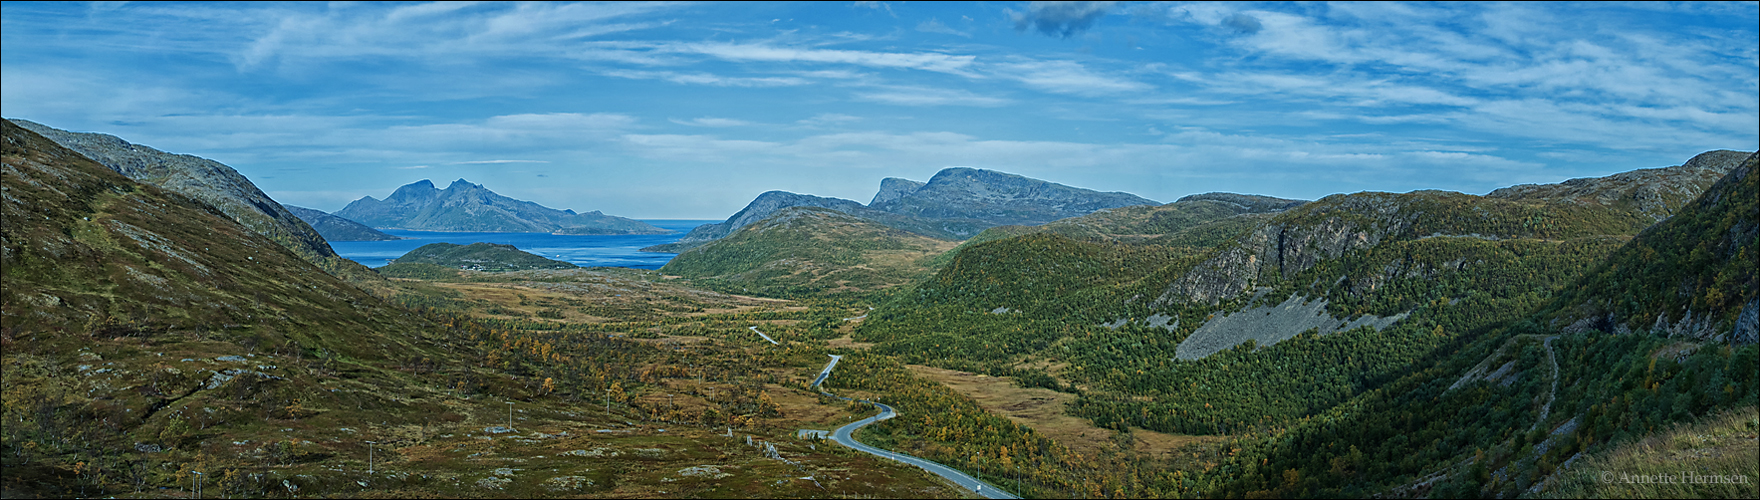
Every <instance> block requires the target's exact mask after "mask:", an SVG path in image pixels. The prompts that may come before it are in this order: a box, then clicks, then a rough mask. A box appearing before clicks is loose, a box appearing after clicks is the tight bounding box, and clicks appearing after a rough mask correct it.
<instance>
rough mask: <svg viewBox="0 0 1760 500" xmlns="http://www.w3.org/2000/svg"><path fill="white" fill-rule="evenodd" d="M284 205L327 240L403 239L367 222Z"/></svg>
mask: <svg viewBox="0 0 1760 500" xmlns="http://www.w3.org/2000/svg"><path fill="white" fill-rule="evenodd" d="M283 206H284V207H286V208H287V211H289V212H292V213H293V216H294V217H299V220H303V221H305V222H306V224H309V225H311V226H312V229H313V230H315V231H317V232H318V235H320V236H323V237H324V240H325V241H391V240H401V239H403V238H400V237H397V236H392V235H389V234H385V233H382V232H379V230H377V229H373V228H370V227H367V226H366V225H365V224H361V223H359V222H355V221H351V220H348V219H344V218H341V217H337V216H334V215H330V214H327V213H324V212H323V211H321V210H313V209H310V208H305V207H296V206H293V205H283Z"/></svg>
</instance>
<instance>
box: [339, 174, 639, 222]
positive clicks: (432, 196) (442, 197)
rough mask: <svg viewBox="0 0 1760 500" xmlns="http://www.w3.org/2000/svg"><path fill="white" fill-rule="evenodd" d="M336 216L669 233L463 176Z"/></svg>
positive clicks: (362, 202)
mask: <svg viewBox="0 0 1760 500" xmlns="http://www.w3.org/2000/svg"><path fill="white" fill-rule="evenodd" d="M334 215H336V216H337V217H342V218H345V219H349V220H353V221H355V222H359V223H362V224H366V225H368V226H372V227H375V228H388V229H407V230H414V231H459V232H490V233H508V232H516V233H555V234H669V233H672V231H669V230H666V229H661V228H658V227H654V226H652V225H649V224H648V223H645V222H641V221H638V220H634V219H626V218H623V217H617V216H611V215H605V214H603V213H600V212H599V211H597V210H595V211H592V212H587V213H584V214H582V213H575V211H574V210H556V209H553V208H549V207H545V206H543V205H539V204H537V203H532V202H529V201H521V200H515V199H513V198H508V197H506V196H502V195H499V194H496V193H495V192H494V191H490V190H489V189H487V188H484V187H483V185H481V184H472V183H470V182H469V181H466V180H464V179H459V180H456V181H453V182H452V184H451V185H449V186H446V189H439V188H436V187H434V183H433V182H430V181H428V180H426V179H424V180H421V181H417V182H413V183H410V184H406V185H404V186H402V187H399V188H397V190H396V191H394V192H392V193H391V196H387V197H385V199H384V200H379V199H376V198H373V197H371V196H367V197H363V198H361V199H358V200H355V201H354V202H352V203H349V204H348V206H346V207H343V208H342V210H338V211H336V213H335V214H334Z"/></svg>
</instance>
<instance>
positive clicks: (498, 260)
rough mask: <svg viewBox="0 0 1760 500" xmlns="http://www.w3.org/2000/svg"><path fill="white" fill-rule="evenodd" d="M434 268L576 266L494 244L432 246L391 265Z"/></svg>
mask: <svg viewBox="0 0 1760 500" xmlns="http://www.w3.org/2000/svg"><path fill="white" fill-rule="evenodd" d="M397 264H434V265H439V266H446V267H451V268H458V269H471V270H476V271H521V270H526V269H573V268H576V267H580V266H576V265H574V264H570V263H567V262H563V261H559V260H550V259H546V258H543V257H540V256H538V255H535V254H532V253H530V252H526V251H523V250H520V249H518V248H515V247H514V246H513V245H500V244H495V243H472V244H469V245H455V244H452V243H430V244H427V245H422V246H421V247H420V248H417V249H415V250H410V251H409V253H406V254H403V256H402V257H398V258H397V260H396V261H394V262H393V263H392V264H391V265H397Z"/></svg>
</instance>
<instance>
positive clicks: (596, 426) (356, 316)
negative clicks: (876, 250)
mask: <svg viewBox="0 0 1760 500" xmlns="http://www.w3.org/2000/svg"><path fill="white" fill-rule="evenodd" d="M0 193H4V195H3V196H0V226H3V227H5V231H3V232H0V324H3V325H4V327H3V328H0V346H3V347H4V348H3V349H0V372H3V373H4V374H5V384H4V395H5V404H4V405H0V420H3V421H4V422H5V424H4V425H0V467H4V471H5V472H4V473H3V474H0V491H4V496H5V497H7V498H13V497H18V498H28V497H42V498H64V497H72V496H131V495H138V494H140V492H142V491H160V492H166V491H174V490H181V491H189V490H190V489H192V482H199V483H200V484H201V485H202V489H203V490H204V491H206V492H207V493H208V494H210V495H214V496H220V495H226V496H235V497H252V498H255V497H270V496H280V495H292V494H298V495H302V496H319V497H322V496H347V497H358V496H363V495H365V496H392V497H478V496H482V495H483V494H484V493H485V492H489V493H490V494H491V496H495V495H505V496H511V497H519V498H534V497H542V496H573V495H579V494H588V495H603V496H612V497H644V496H656V495H659V496H664V495H666V494H665V493H657V492H666V491H671V492H676V491H678V490H677V489H676V483H675V481H678V482H683V483H685V484H686V485H687V486H688V487H690V488H698V489H693V490H688V491H709V490H708V488H710V487H711V484H710V483H709V481H711V480H712V481H717V482H725V484H728V485H731V486H735V487H737V488H739V489H735V490H733V491H735V492H736V493H739V492H747V493H740V494H738V495H736V496H752V495H757V496H764V495H771V496H785V497H807V496H813V495H822V494H823V493H824V491H826V490H827V489H840V491H842V490H841V488H847V489H848V491H851V492H856V493H857V494H861V495H866V496H875V495H880V496H901V497H907V498H933V497H938V496H946V494H947V492H948V490H947V489H946V488H947V487H946V486H944V485H942V483H938V482H935V481H933V480H932V479H931V478H930V477H927V474H925V473H923V472H922V471H920V470H918V469H915V468H912V467H909V466H906V465H894V464H892V463H891V462H886V461H879V460H875V459H870V458H865V456H863V458H853V457H850V456H848V455H844V454H842V453H841V452H836V451H830V450H827V449H822V448H819V449H815V448H816V447H815V446H814V445H813V444H811V443H809V442H802V441H800V440H797V439H794V438H793V436H794V435H795V431H796V430H797V429H799V428H805V427H807V426H819V425H820V423H821V422H830V421H831V420H832V419H836V420H837V421H840V422H841V421H848V420H851V418H849V417H850V416H852V415H854V414H855V413H854V412H859V411H865V410H855V409H851V410H850V411H848V412H846V411H843V410H838V409H833V410H831V412H826V411H823V410H820V411H799V412H800V413H806V414H811V415H816V416H807V417H794V418H789V419H785V417H783V414H782V411H788V412H791V413H792V412H797V411H798V410H797V409H801V408H810V407H816V406H817V403H816V401H817V400H816V399H814V398H813V397H811V396H807V395H806V394H804V393H797V392H798V391H793V390H788V389H782V388H779V387H777V386H775V385H774V382H771V381H774V380H777V378H776V377H777V376H778V375H779V374H783V373H793V372H804V371H806V370H810V369H816V368H815V367H809V366H808V364H810V363H817V362H818V360H817V359H814V360H811V361H810V362H803V363H798V366H796V365H788V366H787V367H785V368H775V369H769V370H753V369H752V364H751V363H752V361H753V360H754V359H758V360H764V361H761V362H765V363H768V362H769V361H767V360H769V359H780V358H772V357H771V356H773V353H775V352H776V351H770V352H753V351H748V350H744V349H740V348H738V347H734V348H731V349H709V350H704V351H699V352H697V353H696V355H693V356H691V357H690V359H689V360H688V361H686V360H683V359H680V358H677V357H676V355H675V354H674V353H673V351H672V349H670V348H666V349H664V350H663V349H662V348H661V347H660V346H659V345H657V344H652V343H645V342H642V341H632V340H628V339H624V338H615V337H622V336H632V334H643V333H645V334H646V335H648V336H650V337H651V336H652V335H654V334H653V333H652V332H650V331H649V328H652V327H654V326H655V325H656V324H657V323H656V322H653V321H650V320H651V319H660V318H668V317H671V316H672V315H676V316H677V319H684V320H687V321H688V322H689V324H691V325H696V324H700V323H702V322H705V321H711V322H717V323H725V324H728V325H729V327H728V329H729V330H738V331H740V332H742V333H747V335H746V337H749V336H750V335H749V332H746V331H745V328H744V327H743V326H744V325H745V324H746V322H745V319H746V317H745V314H744V313H742V312H741V311H751V310H752V309H754V308H757V307H758V306H759V305H760V304H763V307H765V309H763V310H761V311H760V314H764V315H767V317H768V318H777V317H778V314H781V317H782V318H787V319H788V321H784V323H792V322H796V321H801V320H802V319H805V318H807V317H808V316H807V315H806V314H804V313H803V312H784V311H778V310H775V309H774V308H770V306H769V305H768V304H767V303H765V302H763V301H757V300H746V299H738V298H732V297H727V296H724V295H719V294H713V293H709V292H704V291H700V290H683V289H680V288H679V287H676V286H672V285H667V284H663V283H658V282H659V281H660V278H659V277H658V276H654V275H653V273H651V272H635V271H630V272H596V271H595V272H587V271H586V270H568V271H575V272H577V273H578V274H574V275H561V276H557V275H551V276H536V275H528V276H526V277H523V278H519V279H523V280H528V281H519V282H508V281H506V280H502V281H501V282H498V283H490V284H486V285H485V284H482V283H454V285H459V286H457V287H454V288H443V287H439V286H435V285H433V284H429V283H420V282H402V281H384V280H381V281H380V282H379V283H381V284H384V285H385V287H384V288H383V290H385V291H387V294H386V295H385V296H387V297H389V300H384V299H381V298H379V297H377V296H375V295H374V294H369V293H367V292H365V291H363V290H361V289H359V288H356V287H354V286H352V285H350V284H349V283H347V282H344V281H342V280H340V279H339V278H337V277H335V276H333V275H331V274H328V273H326V272H325V271H324V270H322V269H319V268H318V267H316V266H314V265H313V264H311V263H310V262H307V261H306V260H304V259H303V258H301V257H300V256H299V255H297V254H295V253H294V252H293V251H292V250H289V249H287V248H285V247H283V246H281V245H280V244H278V243H277V242H275V241H272V240H270V239H269V238H268V237H266V236H263V235H261V234H259V233H257V232H256V231H255V230H253V229H251V228H248V227H246V226H244V225H243V224H240V223H239V222H237V221H234V220H232V219H231V218H230V217H229V216H228V215H227V214H226V213H224V212H222V211H220V210H219V209H218V208H215V207H214V205H212V204H209V203H205V202H202V201H200V200H196V199H193V198H191V197H188V196H185V195H182V194H178V193H175V192H172V191H169V190H166V189H161V188H158V187H156V186H153V185H151V184H145V183H141V182H137V181H134V180H132V179H129V178H127V177H125V176H123V175H121V174H119V173H117V172H115V171H113V170H111V169H110V168H108V167H107V166H105V165H102V164H100V163H98V162H96V161H93V160H92V159H90V158H86V157H85V156H84V155H81V154H80V153H78V152H75V151H72V150H70V149H68V148H64V147H62V146H60V145H58V144H56V143H55V142H54V141H51V140H49V139H47V138H45V137H43V136H41V135H38V134H36V133H34V132H31V131H29V130H27V129H25V128H23V127H20V126H17V125H15V124H13V123H12V122H11V121H0ZM625 271H629V270H625ZM534 272H556V271H527V273H534ZM479 274H485V273H479ZM492 279H498V280H499V279H501V278H500V277H499V276H497V277H495V278H492ZM650 281H652V283H651V282H650ZM460 289H463V290H468V291H469V292H468V293H471V294H472V295H471V296H470V297H469V298H468V299H464V300H459V298H460V296H461V295H462V294H461V292H459V291H457V290H460ZM528 299H529V300H528ZM466 302H468V303H469V304H471V305H473V306H475V307H476V308H477V309H488V310H489V311H490V312H489V313H488V314H498V315H502V316H503V317H507V316H512V315H514V314H515V313H517V314H521V315H525V316H530V315H532V313H534V312H535V314H536V316H537V317H538V318H545V319H548V318H580V317H582V316H583V315H599V316H597V317H602V318H609V319H615V320H619V321H620V322H618V323H616V324H606V323H599V324H594V325H587V324H581V323H580V322H578V320H577V321H575V322H573V323H574V324H558V323H556V322H550V321H505V320H502V321H497V322H495V323H493V325H494V326H493V327H491V326H489V324H486V323H485V322H483V321H479V320H477V319H476V318H474V317H473V316H471V315H469V314H466V313H465V312H464V309H450V308H449V309H443V310H442V309H437V308H438V307H441V306H445V305H448V304H454V303H466ZM528 302H529V303H530V305H527V303H528ZM515 303H517V304H518V305H515ZM650 303H651V304H653V305H649V304H650ZM703 306H713V307H724V306H727V307H732V309H731V310H732V311H734V312H732V313H725V314H724V315H723V316H721V317H719V318H716V317H704V316H701V315H693V316H692V317H686V316H685V314H688V313H691V312H693V311H702V310H703V309H702V307H703ZM496 311H499V312H496ZM655 311H659V312H661V314H655ZM675 311H676V312H675ZM842 312H843V311H842V310H841V308H839V310H836V311H832V312H823V313H814V314H815V315H831V314H841V313H842ZM513 317H515V318H519V317H521V316H513ZM813 317H817V316H813ZM801 322H803V323H804V321H801ZM667 323H668V324H669V325H671V326H679V325H680V324H679V323H678V322H670V321H669V322H667ZM735 323H737V324H739V325H740V326H731V325H733V324H735ZM761 324H764V325H770V324H772V323H768V322H766V323H761ZM558 328H563V329H565V330H558ZM588 328H591V330H589V329H588ZM606 328H617V329H616V330H613V331H616V332H618V334H617V335H605V334H603V333H602V332H604V331H606V330H605V329H606ZM691 328H695V327H694V326H693V327H691ZM765 328H766V330H768V331H770V332H771V333H772V334H775V335H778V336H783V335H786V334H785V333H783V332H785V331H786V332H789V333H793V332H792V330H793V328H791V327H788V326H784V325H777V326H776V327H774V328H772V327H770V326H766V327H765ZM699 334H700V330H699ZM714 335H717V336H718V337H721V338H730V335H728V334H723V333H715V334H714ZM741 338H744V337H741ZM783 338H789V337H783ZM693 368H694V369H700V370H713V372H712V373H718V375H715V376H714V378H712V379H711V382H712V383H714V385H713V386H707V387H712V388H713V389H714V394H715V397H714V398H713V399H711V398H708V397H706V396H704V397H695V396H691V395H687V394H686V393H683V392H681V391H676V390H674V389H673V388H672V387H669V386H668V385H667V384H666V383H665V382H666V381H665V380H662V379H657V378H653V377H650V376H647V375H638V374H641V373H644V372H642V370H663V372H661V373H676V374H683V373H687V370H689V369H693ZM767 378H768V380H766V379H767ZM766 383H769V384H770V385H769V386H768V387H769V389H768V390H766V389H765V387H766V385H765V384H766ZM663 391H664V392H663ZM669 395H671V396H669ZM674 396H676V398H675V397H674ZM601 397H603V398H606V399H605V401H606V403H605V406H600V405H597V404H593V402H594V401H597V400H599V398H601ZM656 401H664V402H662V403H656ZM673 401H677V402H678V403H679V404H681V405H683V404H690V403H696V402H697V401H702V402H704V403H703V404H708V405H710V406H707V407H706V408H710V409H712V410H713V411H702V412H698V411H692V414H691V415H684V414H682V413H679V412H676V411H675V412H674V414H673V415H666V414H664V413H661V405H667V406H669V407H670V408H669V409H672V410H676V409H677V408H678V407H677V406H672V405H670V404H669V403H672V402H673ZM510 405H513V406H510ZM698 408H704V407H702V406H699V407H698ZM693 410H695V408H693ZM510 413H517V414H518V415H519V417H518V420H517V421H511V422H510V420H511V419H512V417H510V416H509V415H510ZM846 413H847V414H846ZM663 415H664V416H663ZM719 415H727V417H725V418H720V417H718V416H719ZM662 418H664V419H666V421H665V423H663V424H662V423H660V422H659V420H660V419H662ZM649 419H652V420H655V422H654V423H652V424H638V423H635V422H636V421H641V420H649ZM686 419H689V420H686ZM820 419H824V420H820ZM686 421H689V422H692V423H689V424H686V423H685V422H686ZM504 426H517V427H514V428H512V429H509V428H508V427H504ZM711 429H713V430H711ZM597 430H606V431H607V432H605V433H599V432H595V431H597ZM724 431H726V432H739V433H741V434H743V435H745V436H753V435H755V437H756V438H757V442H758V443H759V445H753V446H747V445H738V446H733V445H732V444H733V443H734V441H733V440H732V439H731V438H728V437H725V436H723V435H722V432H724ZM496 435H499V436H500V438H497V439H494V440H493V441H494V443H489V442H487V441H489V440H485V439H482V438H485V437H490V436H496ZM506 438H516V439H506ZM748 439H749V438H748ZM821 444H823V443H821ZM491 445H493V447H494V448H495V449H496V450H495V451H494V452H491V453H494V454H495V456H496V458H494V459H493V460H494V462H493V463H490V462H482V461H481V460H480V459H477V458H475V457H476V456H480V455H476V456H473V455H469V453H468V452H467V453H459V452H456V451H447V450H466V449H467V448H468V447H485V446H491ZM717 446H720V447H722V448H724V449H716V448H715V447H717ZM483 450H487V448H483ZM364 457H377V460H379V461H378V462H376V464H377V466H376V467H377V472H376V473H374V474H372V475H369V474H367V469H365V468H363V467H362V466H361V465H362V462H363V460H362V458H364ZM781 457H788V458H787V460H790V461H789V462H784V461H782V460H784V459H782V458H781ZM507 460H515V461H519V463H528V464H530V465H531V466H530V467H529V468H519V469H511V468H502V467H501V466H500V465H499V464H502V463H504V461H507ZM705 463H708V464H714V465H708V466H705V465H703V464H705ZM796 464H805V465H804V468H805V469H806V471H807V472H806V473H812V474H817V475H818V476H817V477H818V482H813V481H806V480H801V481H793V482H785V483H783V484H777V480H776V478H777V474H779V473H781V472H783V471H785V470H786V472H788V473H789V476H793V475H794V474H797V473H801V468H803V466H797V465H796ZM716 466H720V467H722V468H725V470H726V472H717V471H718V470H720V469H717V468H716ZM638 469H639V470H656V471H664V474H665V475H663V476H655V477H637V476H631V475H627V474H624V473H622V472H618V471H626V470H638ZM680 470H683V471H685V472H680V473H677V477H676V478H675V477H674V476H673V475H672V474H673V473H672V471H680ZM830 470H835V471H837V473H840V474H843V473H845V471H861V472H858V474H860V475H848V474H846V475H842V476H839V477H838V478H837V479H833V478H831V477H829V476H828V475H827V472H828V471H830ZM197 472H199V473H202V474H200V475H197V474H194V473H197ZM514 474H518V476H517V478H516V479H509V477H513V475H514ZM442 478H444V479H442ZM840 480H841V481H840ZM750 492H761V493H750ZM748 493H749V494H748Z"/></svg>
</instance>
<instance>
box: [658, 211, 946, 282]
mask: <svg viewBox="0 0 1760 500" xmlns="http://www.w3.org/2000/svg"><path fill="white" fill-rule="evenodd" d="M953 246H954V243H952V242H947V241H943V240H937V239H933V238H927V237H923V236H918V235H915V234H911V233H907V232H904V231H900V230H898V229H893V228H890V227H886V226H883V225H880V224H876V223H874V222H873V221H870V220H868V219H864V218H860V217H855V216H851V215H848V214H844V213H842V212H838V211H836V210H831V209H825V208H818V207H789V208H785V209H782V210H778V211H776V212H775V213H774V214H772V215H771V216H770V217H768V218H765V219H763V220H761V221H758V222H756V223H753V224H749V225H746V226H745V227H742V228H740V229H739V230H738V231H735V232H734V233H733V234H732V235H729V236H727V237H725V238H721V239H719V240H715V241H713V242H710V243H708V244H704V245H702V246H699V247H696V248H693V249H690V250H687V251H685V252H684V253H681V254H679V255H678V257H674V258H673V259H672V261H671V262H668V263H667V264H666V266H665V267H662V268H660V271H661V272H662V273H666V274H676V275H681V276H685V277H689V278H712V279H713V280H715V281H720V282H724V283H727V284H728V285H729V286H733V285H737V286H739V287H741V288H746V289H750V291H751V292H753V293H759V292H762V293H767V294H782V295H792V294H797V293H801V292H805V291H827V292H839V291H857V292H860V291H872V290H876V289H881V288H887V287H891V286H896V285H900V284H904V283H908V282H909V281H911V280H913V279H916V278H919V277H921V276H922V275H924V274H927V273H928V272H929V268H928V267H927V266H926V264H927V262H928V261H929V260H930V259H932V258H933V257H934V256H935V255H937V254H939V253H941V252H943V251H946V250H947V249H949V248H952V247H953Z"/></svg>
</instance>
